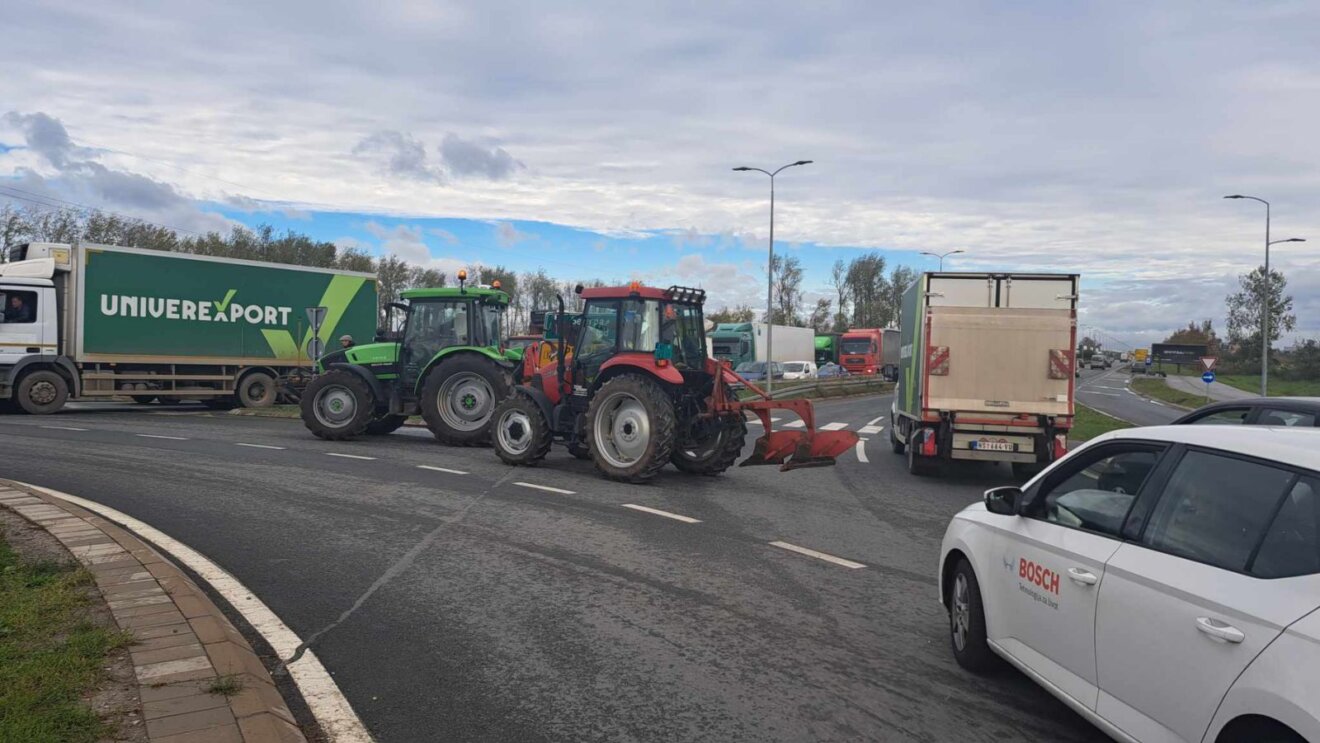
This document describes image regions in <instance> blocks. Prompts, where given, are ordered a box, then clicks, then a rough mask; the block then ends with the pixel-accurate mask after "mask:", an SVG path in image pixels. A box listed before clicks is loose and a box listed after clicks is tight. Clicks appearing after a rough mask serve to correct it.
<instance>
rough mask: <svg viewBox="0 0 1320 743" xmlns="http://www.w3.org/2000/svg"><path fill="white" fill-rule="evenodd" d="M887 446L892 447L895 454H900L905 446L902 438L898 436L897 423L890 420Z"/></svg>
mask: <svg viewBox="0 0 1320 743" xmlns="http://www.w3.org/2000/svg"><path fill="white" fill-rule="evenodd" d="M889 448H890V449H893V450H894V453H895V454H902V453H903V450H904V449H906V448H907V447H906V446H904V444H903V440H902V439H900V438H899V437H898V424H896V423H894V422H892V421H891V422H890V423H889Z"/></svg>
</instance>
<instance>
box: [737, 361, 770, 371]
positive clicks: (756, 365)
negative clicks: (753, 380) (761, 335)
mask: <svg viewBox="0 0 1320 743" xmlns="http://www.w3.org/2000/svg"><path fill="white" fill-rule="evenodd" d="M737 371H738V372H740V373H741V372H749V373H751V374H761V373H763V372H765V362H764V361H744V362H742V363H741V364H739V365H738V369H737Z"/></svg>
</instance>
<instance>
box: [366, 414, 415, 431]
mask: <svg viewBox="0 0 1320 743" xmlns="http://www.w3.org/2000/svg"><path fill="white" fill-rule="evenodd" d="M406 420H408V416H406V415H390V414H389V413H386V414H385V415H382V416H380V417H379V418H375V419H373V420H372V421H371V422H370V423H368V424H367V434H368V435H370V436H384V435H386V434H390V433H394V432H395V431H397V430H399V427H400V426H402V425H403V423H404V421H406Z"/></svg>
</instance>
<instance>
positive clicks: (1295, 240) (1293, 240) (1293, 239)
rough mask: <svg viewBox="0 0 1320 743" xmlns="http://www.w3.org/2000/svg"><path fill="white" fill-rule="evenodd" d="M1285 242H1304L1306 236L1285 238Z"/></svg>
mask: <svg viewBox="0 0 1320 743" xmlns="http://www.w3.org/2000/svg"><path fill="white" fill-rule="evenodd" d="M1284 242H1286V243H1304V242H1306V238H1304V237H1290V238H1288V239H1287V240H1284Z"/></svg>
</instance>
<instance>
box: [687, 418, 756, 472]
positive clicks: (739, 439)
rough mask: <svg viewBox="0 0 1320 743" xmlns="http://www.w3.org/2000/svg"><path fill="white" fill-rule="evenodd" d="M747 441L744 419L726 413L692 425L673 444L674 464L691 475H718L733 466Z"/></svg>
mask: <svg viewBox="0 0 1320 743" xmlns="http://www.w3.org/2000/svg"><path fill="white" fill-rule="evenodd" d="M746 442H747V420H746V419H745V418H743V416H742V413H729V414H727V415H722V416H720V417H718V418H713V419H710V420H707V421H701V422H698V423H696V424H694V425H693V431H692V433H691V435H690V437H689V438H688V440H687V441H682V442H679V444H678V446H676V447H674V454H673V457H672V460H673V462H674V466H675V467H677V468H678V469H680V470H682V471H683V472H687V473H690V474H693V475H718V474H720V473H721V472H723V471H725V470H727V469H728V468H730V467H732V466H733V463H734V462H735V461H737V459H738V455H739V454H741V453H742V450H743V444H744V443H746Z"/></svg>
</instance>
